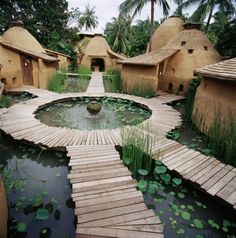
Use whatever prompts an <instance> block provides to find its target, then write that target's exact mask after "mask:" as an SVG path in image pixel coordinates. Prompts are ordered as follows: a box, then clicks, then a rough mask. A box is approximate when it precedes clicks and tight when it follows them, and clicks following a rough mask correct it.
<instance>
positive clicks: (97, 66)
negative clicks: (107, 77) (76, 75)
mask: <svg viewBox="0 0 236 238" xmlns="http://www.w3.org/2000/svg"><path fill="white" fill-rule="evenodd" d="M91 70H92V71H100V72H104V71H105V62H104V59H101V58H93V59H91Z"/></svg>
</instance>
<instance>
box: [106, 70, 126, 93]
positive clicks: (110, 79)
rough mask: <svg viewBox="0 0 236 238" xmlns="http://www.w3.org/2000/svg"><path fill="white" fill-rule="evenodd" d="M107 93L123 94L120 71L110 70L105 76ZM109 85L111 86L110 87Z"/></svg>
mask: <svg viewBox="0 0 236 238" xmlns="http://www.w3.org/2000/svg"><path fill="white" fill-rule="evenodd" d="M103 79H104V86H105V91H107V92H116V93H121V92H122V91H123V87H122V80H121V75H120V70H117V69H116V70H115V69H110V70H107V71H106V72H105V73H104V74H103ZM108 83H110V84H111V85H110V86H109V85H108Z"/></svg>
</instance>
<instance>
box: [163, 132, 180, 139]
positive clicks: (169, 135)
mask: <svg viewBox="0 0 236 238" xmlns="http://www.w3.org/2000/svg"><path fill="white" fill-rule="evenodd" d="M166 137H167V138H168V139H172V140H178V139H179V137H180V132H179V131H178V130H172V131H169V132H167V134H166Z"/></svg>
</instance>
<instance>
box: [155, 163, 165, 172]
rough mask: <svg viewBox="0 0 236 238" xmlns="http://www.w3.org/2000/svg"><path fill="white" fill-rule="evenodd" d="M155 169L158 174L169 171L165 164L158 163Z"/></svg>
mask: <svg viewBox="0 0 236 238" xmlns="http://www.w3.org/2000/svg"><path fill="white" fill-rule="evenodd" d="M154 171H155V173H156V174H164V173H165V172H166V171H167V168H166V167H165V166H163V165H157V166H156V167H155V169H154Z"/></svg>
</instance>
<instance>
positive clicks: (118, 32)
mask: <svg viewBox="0 0 236 238" xmlns="http://www.w3.org/2000/svg"><path fill="white" fill-rule="evenodd" d="M131 22H132V20H131V18H130V17H129V16H123V15H119V16H118V18H115V17H113V18H112V22H108V23H107V24H106V29H105V31H104V33H105V35H106V38H107V42H108V43H109V45H111V48H112V50H114V51H115V52H118V53H124V54H126V55H128V54H129V51H130V43H129V35H130V26H131Z"/></svg>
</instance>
